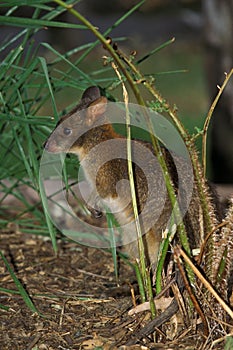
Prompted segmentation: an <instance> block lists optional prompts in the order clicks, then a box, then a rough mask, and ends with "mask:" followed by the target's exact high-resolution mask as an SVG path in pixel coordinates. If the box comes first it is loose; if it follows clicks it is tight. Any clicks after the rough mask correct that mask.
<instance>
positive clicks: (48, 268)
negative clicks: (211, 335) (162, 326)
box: [0, 227, 203, 350]
mask: <svg viewBox="0 0 233 350" xmlns="http://www.w3.org/2000/svg"><path fill="white" fill-rule="evenodd" d="M0 237H1V250H2V252H3V253H4V255H5V257H6V258H7V260H8V262H9V263H10V264H11V267H12V268H13V269H14V272H15V273H16V275H17V277H18V279H19V280H20V281H21V283H22V284H23V285H24V287H25V289H26V290H27V292H28V293H29V294H30V296H31V299H32V301H33V303H34V305H35V306H36V308H37V309H38V310H39V312H40V313H41V314H42V315H38V314H36V313H34V314H33V312H32V311H31V310H29V308H28V307H27V305H26V304H25V302H24V301H23V299H22V297H21V296H20V295H19V294H17V293H15V294H10V293H8V292H7V291H6V292H4V291H3V290H2V291H1V301H0V303H1V304H2V305H5V306H8V307H10V309H9V310H8V311H6V310H3V309H1V310H0V324H1V328H0V349H1V350H7V349H20V350H23V349H28V350H29V349H34V350H36V349H43V350H44V349H49V350H55V349H66V350H68V349H123V348H125V349H177V348H179V349H193V348H194V346H195V347H197V345H198V344H200V342H202V341H203V338H200V334H199V335H198V334H197V335H196V336H194V335H193V334H192V333H191V332H190V330H188V331H187V330H186V331H185V333H186V336H185V338H184V333H183V331H182V332H180V334H179V336H178V337H176V338H175V339H173V340H172V341H168V340H166V338H167V336H166V335H165V334H164V333H163V332H162V331H159V332H157V333H156V339H157V341H158V342H159V343H155V342H154V338H153V336H150V337H147V338H145V339H144V340H142V341H140V342H139V343H138V345H132V346H131V347H130V346H128V347H122V346H123V345H124V344H127V342H128V341H129V340H130V339H131V338H132V336H134V337H135V335H137V332H138V330H140V329H141V328H142V327H143V326H144V325H145V324H147V323H148V321H149V319H150V315H149V313H148V312H146V311H144V312H142V313H140V314H136V315H133V316H129V315H128V311H129V310H130V309H131V308H132V307H133V303H132V298H131V288H133V282H134V281H135V278H134V274H133V272H132V270H131V268H130V267H129V266H127V265H126V264H125V263H122V261H121V263H120V265H119V271H120V280H119V286H117V284H116V279H115V274H114V268H113V263H112V257H111V254H110V253H109V252H105V251H103V250H98V249H93V248H88V247H85V246H80V245H78V244H77V243H73V242H68V241H63V240H59V241H58V254H57V256H55V255H54V252H53V249H52V245H51V242H50V240H48V239H42V238H37V237H35V236H32V235H29V234H22V233H20V232H18V231H17V229H16V228H15V227H13V228H10V229H8V230H6V231H4V232H1V235H0ZM0 276H1V287H2V288H8V289H11V290H15V291H17V288H16V285H15V284H14V282H13V280H12V278H11V276H10V274H9V272H8V271H7V269H6V267H5V265H4V262H3V260H1V261H0ZM134 290H135V294H137V290H136V288H134Z"/></svg>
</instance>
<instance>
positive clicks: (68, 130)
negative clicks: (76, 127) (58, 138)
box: [63, 128, 72, 136]
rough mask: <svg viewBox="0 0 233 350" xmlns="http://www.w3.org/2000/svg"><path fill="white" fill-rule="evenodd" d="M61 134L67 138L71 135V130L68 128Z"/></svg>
mask: <svg viewBox="0 0 233 350" xmlns="http://www.w3.org/2000/svg"><path fill="white" fill-rule="evenodd" d="M63 133H64V135H66V136H68V135H70V134H71V133H72V130H71V129H70V128H64V129H63Z"/></svg>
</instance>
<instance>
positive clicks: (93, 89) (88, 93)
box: [82, 86, 101, 102]
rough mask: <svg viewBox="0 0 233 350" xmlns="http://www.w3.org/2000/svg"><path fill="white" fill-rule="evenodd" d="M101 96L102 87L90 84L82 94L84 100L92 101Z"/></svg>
mask: <svg viewBox="0 0 233 350" xmlns="http://www.w3.org/2000/svg"><path fill="white" fill-rule="evenodd" d="M100 97H101V94H100V89H99V88H98V87H97V86H90V87H89V88H87V89H86V90H85V91H84V93H83V95H82V100H86V101H90V102H91V101H95V100H97V99H98V98H100Z"/></svg>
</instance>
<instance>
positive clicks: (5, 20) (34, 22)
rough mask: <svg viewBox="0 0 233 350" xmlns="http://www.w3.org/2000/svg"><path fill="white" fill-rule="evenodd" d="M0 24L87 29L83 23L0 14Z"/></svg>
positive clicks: (24, 26)
mask: <svg viewBox="0 0 233 350" xmlns="http://www.w3.org/2000/svg"><path fill="white" fill-rule="evenodd" d="M0 24H1V25H8V26H13V27H23V28H44V27H55V28H69V29H87V28H86V26H85V25H81V24H73V23H65V22H57V21H49V20H43V19H32V18H22V17H13V16H9V17H7V16H0Z"/></svg>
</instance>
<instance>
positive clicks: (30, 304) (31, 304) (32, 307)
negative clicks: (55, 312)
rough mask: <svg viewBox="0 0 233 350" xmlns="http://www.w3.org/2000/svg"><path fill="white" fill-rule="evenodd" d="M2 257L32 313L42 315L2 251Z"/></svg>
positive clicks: (0, 253) (0, 254)
mask: <svg viewBox="0 0 233 350" xmlns="http://www.w3.org/2000/svg"><path fill="white" fill-rule="evenodd" d="M0 256H1V258H2V260H3V262H4V264H5V266H6V268H7V270H8V272H9V273H10V275H11V278H12V279H13V281H14V283H15V285H16V287H17V288H18V291H19V292H20V295H21V296H22V298H23V300H24V302H25V304H26V305H27V306H28V307H29V309H30V310H31V311H32V312H36V313H37V314H39V315H41V314H40V312H39V311H38V310H37V308H36V307H35V305H34V304H33V302H32V300H31V298H30V296H29V294H28V293H27V291H26V290H25V289H24V287H23V285H22V283H21V282H20V281H19V279H18V278H17V277H16V275H15V273H14V271H13V270H12V268H11V266H10V264H9V263H8V261H7V260H6V258H5V256H4V255H3V253H2V252H1V251H0Z"/></svg>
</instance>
